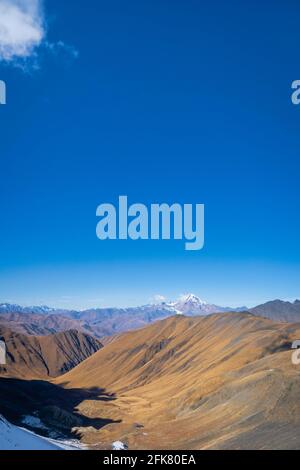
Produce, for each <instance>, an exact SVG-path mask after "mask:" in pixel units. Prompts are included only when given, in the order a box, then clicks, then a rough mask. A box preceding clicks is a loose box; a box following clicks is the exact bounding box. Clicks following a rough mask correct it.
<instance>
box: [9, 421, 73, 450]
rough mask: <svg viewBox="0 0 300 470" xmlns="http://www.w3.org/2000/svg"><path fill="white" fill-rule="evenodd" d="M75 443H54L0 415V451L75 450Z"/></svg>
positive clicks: (52, 440)
mask: <svg viewBox="0 0 300 470" xmlns="http://www.w3.org/2000/svg"><path fill="white" fill-rule="evenodd" d="M76 448H77V449H78V448H79V446H78V445H77V444H76V442H75V441H61V442H60V441H56V440H54V439H47V438H46V437H41V436H38V435H36V434H34V433H33V432H31V431H28V430H27V429H23V428H19V427H18V426H15V425H13V424H11V423H9V422H8V421H7V420H6V419H5V418H3V416H1V415H0V450H76Z"/></svg>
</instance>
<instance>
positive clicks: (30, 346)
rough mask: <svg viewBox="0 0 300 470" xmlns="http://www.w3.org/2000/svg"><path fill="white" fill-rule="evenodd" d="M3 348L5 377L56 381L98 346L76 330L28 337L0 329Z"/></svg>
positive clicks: (96, 341) (2, 374)
mask: <svg viewBox="0 0 300 470" xmlns="http://www.w3.org/2000/svg"><path fill="white" fill-rule="evenodd" d="M0 338H2V339H4V341H5V343H6V348H7V364H6V365H5V366H0V376H5V377H24V378H33V377H47V376H48V377H56V376H58V375H60V374H62V373H64V372H67V371H68V370H70V369H72V368H73V367H75V366H76V365H78V364H79V363H80V362H82V361H83V360H84V359H86V358H87V357H89V356H91V355H92V354H94V353H95V352H96V351H98V350H99V349H100V348H101V347H102V344H101V343H100V342H99V341H98V340H96V339H95V338H93V337H92V336H89V335H86V334H83V333H81V332H79V331H76V330H70V331H65V332H61V333H56V334H53V335H48V336H29V335H24V334H20V333H15V332H13V331H11V330H10V329H8V328H5V327H2V326H0Z"/></svg>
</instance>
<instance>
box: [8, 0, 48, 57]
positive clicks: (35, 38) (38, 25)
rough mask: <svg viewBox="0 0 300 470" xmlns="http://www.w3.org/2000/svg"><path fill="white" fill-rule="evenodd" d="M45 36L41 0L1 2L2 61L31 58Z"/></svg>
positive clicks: (9, 0)
mask: <svg viewBox="0 0 300 470" xmlns="http://www.w3.org/2000/svg"><path fill="white" fill-rule="evenodd" d="M45 34H46V33H45V23H44V14H43V8H42V2H41V0H0V60H4V61H7V62H10V61H13V60H16V59H26V58H29V57H30V56H32V55H33V54H34V52H35V49H36V48H37V47H38V46H40V45H41V43H42V41H43V39H44V37H45Z"/></svg>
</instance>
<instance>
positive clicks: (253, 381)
mask: <svg viewBox="0 0 300 470" xmlns="http://www.w3.org/2000/svg"><path fill="white" fill-rule="evenodd" d="M294 339H300V325H299V324H294V325H293V324H288V325H287V324H276V323H274V322H272V321H270V320H268V319H264V318H258V317H255V316H253V315H251V314H248V313H232V314H230V313H229V314H228V313H226V314H216V315H211V316H208V317H200V318H188V317H183V316H177V317H172V318H168V319H166V320H163V321H161V322H158V323H155V324H153V325H151V326H148V327H146V328H144V329H142V330H139V331H133V332H130V333H125V334H123V335H120V336H119V337H117V338H115V339H114V341H113V342H111V343H109V344H107V345H106V346H105V347H104V348H103V349H101V350H100V351H98V352H97V353H96V354H94V355H93V356H92V357H90V358H89V359H87V360H86V361H85V362H84V363H83V364H80V365H79V366H77V367H76V368H75V369H73V370H72V371H70V372H68V373H67V374H65V375H63V376H62V377H60V378H58V379H56V383H58V384H62V385H63V386H64V387H65V388H66V389H72V388H74V387H75V388H76V387H80V388H83V389H85V388H86V389H91V388H93V387H95V388H96V387H101V388H103V389H105V391H106V393H108V394H114V396H115V400H112V401H99V400H86V401H82V402H81V403H80V404H79V406H78V411H79V412H80V413H81V414H82V415H85V416H88V417H89V418H96V417H103V418H105V419H109V420H112V421H114V422H113V423H111V424H109V425H107V426H105V427H103V428H101V429H100V430H98V431H97V430H95V429H91V428H89V429H84V428H83V429H80V432H81V435H82V440H83V441H84V442H87V443H89V444H93V445H94V446H95V447H96V448H97V447H98V448H110V446H111V442H113V441H114V440H122V441H126V442H128V444H129V448H131V449H134V448H140V449H163V448H165V449H168V448H175V449H176V448H181V449H209V448H235V449H239V448H241V449H246V448H300V400H299V394H300V374H299V372H300V371H299V367H297V366H294V365H292V363H291V349H290V348H291V343H292V341H293V340H294ZM120 420H121V422H118V421H120Z"/></svg>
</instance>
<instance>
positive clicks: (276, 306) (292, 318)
mask: <svg viewBox="0 0 300 470" xmlns="http://www.w3.org/2000/svg"><path fill="white" fill-rule="evenodd" d="M250 312H251V313H253V315H257V316H260V317H265V318H269V319H270V320H274V321H278V322H289V323H298V322H300V300H298V299H296V300H295V301H294V302H288V301H284V300H279V299H277V300H272V301H270V302H266V303H264V304H261V305H258V306H257V307H254V308H251V309H250Z"/></svg>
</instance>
